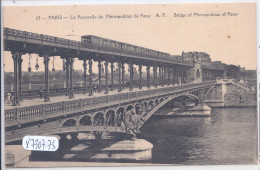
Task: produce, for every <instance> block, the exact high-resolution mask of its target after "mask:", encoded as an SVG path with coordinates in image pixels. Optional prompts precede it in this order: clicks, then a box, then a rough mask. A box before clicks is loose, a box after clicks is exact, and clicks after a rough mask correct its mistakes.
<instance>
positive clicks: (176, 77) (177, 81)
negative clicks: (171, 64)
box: [174, 66, 180, 85]
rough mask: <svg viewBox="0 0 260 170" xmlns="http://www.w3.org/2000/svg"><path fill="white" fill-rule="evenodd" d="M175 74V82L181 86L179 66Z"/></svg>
mask: <svg viewBox="0 0 260 170" xmlns="http://www.w3.org/2000/svg"><path fill="white" fill-rule="evenodd" d="M174 73H175V80H176V81H175V82H176V84H177V85H179V84H180V79H179V67H178V66H176V67H175V71H174Z"/></svg>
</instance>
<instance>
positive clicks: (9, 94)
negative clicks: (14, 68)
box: [6, 91, 11, 104]
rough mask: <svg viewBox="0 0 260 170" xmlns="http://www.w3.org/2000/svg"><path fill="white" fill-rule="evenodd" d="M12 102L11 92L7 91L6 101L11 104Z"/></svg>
mask: <svg viewBox="0 0 260 170" xmlns="http://www.w3.org/2000/svg"><path fill="white" fill-rule="evenodd" d="M10 102H11V92H10V91H8V92H7V93H6V103H7V104H9V103H10Z"/></svg>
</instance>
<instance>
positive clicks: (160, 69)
mask: <svg viewBox="0 0 260 170" xmlns="http://www.w3.org/2000/svg"><path fill="white" fill-rule="evenodd" d="M161 70H162V68H161V67H160V66H159V79H158V81H159V83H158V84H159V86H160V85H161V74H162V72H161Z"/></svg>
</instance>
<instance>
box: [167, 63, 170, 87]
mask: <svg viewBox="0 0 260 170" xmlns="http://www.w3.org/2000/svg"><path fill="white" fill-rule="evenodd" d="M167 70H168V71H167V77H168V81H167V85H168V86H169V85H170V71H171V70H170V67H167Z"/></svg>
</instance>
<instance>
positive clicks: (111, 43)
mask: <svg viewBox="0 0 260 170" xmlns="http://www.w3.org/2000/svg"><path fill="white" fill-rule="evenodd" d="M81 42H82V43H83V44H86V45H94V46H98V47H100V48H103V49H115V50H119V51H127V52H131V53H139V54H144V55H148V56H150V57H161V58H166V59H170V54H168V53H163V52H159V51H155V50H151V49H148V48H144V47H139V46H136V45H132V44H127V43H122V42H119V41H115V40H110V39H106V38H102V37H98V36H94V35H85V36H81Z"/></svg>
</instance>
